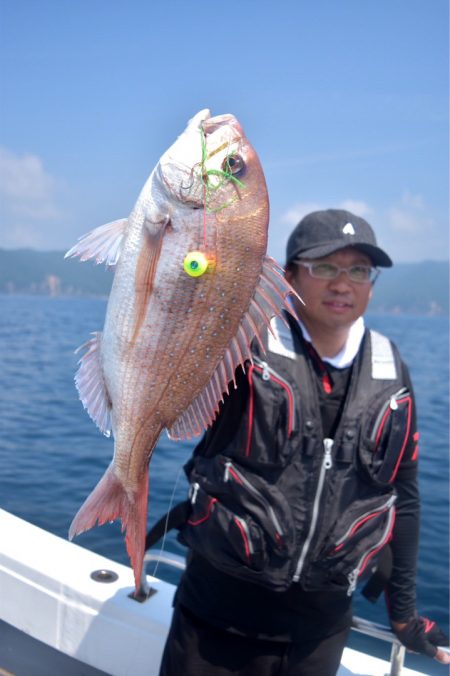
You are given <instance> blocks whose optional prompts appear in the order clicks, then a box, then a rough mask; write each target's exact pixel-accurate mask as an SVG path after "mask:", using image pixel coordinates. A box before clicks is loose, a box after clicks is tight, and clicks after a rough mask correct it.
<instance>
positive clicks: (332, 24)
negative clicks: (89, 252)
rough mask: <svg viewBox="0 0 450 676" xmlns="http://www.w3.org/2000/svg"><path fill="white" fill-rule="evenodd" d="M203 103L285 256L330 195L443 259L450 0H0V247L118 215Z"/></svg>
mask: <svg viewBox="0 0 450 676" xmlns="http://www.w3.org/2000/svg"><path fill="white" fill-rule="evenodd" d="M205 107H207V108H210V109H211V111H212V113H213V114H220V113H225V112H231V113H233V114H235V115H236V117H237V118H238V119H239V120H240V121H241V123H242V125H243V126H244V129H245V131H246V133H247V136H248V137H249V139H250V140H251V142H252V144H253V145H254V147H255V148H256V150H257V152H258V154H259V156H260V159H261V161H262V164H263V167H264V170H265V174H266V179H267V183H268V188H269V196H270V202H271V221H270V239H269V252H270V253H271V254H272V255H274V256H275V257H276V258H278V259H279V260H283V251H284V246H285V242H286V238H287V236H288V234H289V232H290V230H291V229H292V227H293V226H294V225H295V224H296V222H297V221H298V220H299V218H300V217H301V216H302V215H303V214H304V213H307V212H308V211H310V210H313V209H315V208H327V207H336V206H338V207H339V206H343V207H346V208H350V210H353V211H354V212H356V213H358V214H360V215H362V216H365V217H366V218H367V219H368V220H369V222H371V223H372V225H373V226H374V228H375V230H376V232H377V235H378V239H379V242H380V244H381V245H382V246H384V247H385V248H386V249H387V250H388V252H389V253H390V254H391V256H392V257H393V258H394V260H395V261H399V262H400V261H402V262H403V261H418V260H424V259H433V260H442V259H448V3H447V0H431V1H430V0H340V1H338V0H315V2H312V1H311V0H285V1H283V0H278V2H274V1H272V2H267V1H265V0H258V1H256V0H241V1H240V2H232V1H231V0H229V1H228V2H213V1H211V0H208V2H195V1H193V0H192V1H190V2H186V1H181V0H180V1H178V0H165V1H164V2H162V1H161V2H159V3H158V2H153V1H151V0H148V1H146V2H144V1H143V0H142V1H139V0H128V1H127V2H123V1H122V2H119V1H118V0H77V1H73V0H14V2H13V1H11V0H0V219H1V220H0V247H5V248H21V247H34V248H38V249H65V248H68V247H69V246H71V245H72V244H73V243H74V242H75V241H76V239H77V238H78V237H79V236H80V235H82V234H83V233H85V232H86V231H88V230H90V229H92V228H93V227H96V226H97V225H101V224H102V223H105V222H107V221H110V220H114V219H116V218H121V217H123V216H126V215H127V214H128V213H129V212H130V210H131V208H132V206H133V203H134V201H135V199H136V197H137V195H138V193H139V190H140V188H141V187H142V184H143V183H144V181H145V179H146V177H147V176H148V174H149V173H150V171H151V169H152V167H153V166H154V165H155V163H156V162H157V160H158V158H159V156H160V155H161V153H162V152H163V151H164V150H165V149H166V148H167V147H168V146H169V145H170V144H171V143H172V142H173V140H174V139H175V137H176V136H177V135H178V134H179V133H180V132H181V131H182V129H183V128H184V126H185V123H186V122H187V120H188V119H189V118H190V117H192V115H193V114H194V113H195V112H197V111H198V110H200V109H201V108H205Z"/></svg>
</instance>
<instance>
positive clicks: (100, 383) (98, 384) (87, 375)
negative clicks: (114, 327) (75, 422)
mask: <svg viewBox="0 0 450 676" xmlns="http://www.w3.org/2000/svg"><path fill="white" fill-rule="evenodd" d="M93 336H94V337H93V338H91V339H90V340H88V341H87V342H86V343H84V344H83V345H80V347H79V348H78V349H77V350H76V352H79V351H80V350H83V349H85V350H86V351H85V353H84V354H83V356H82V357H81V359H80V361H79V362H78V363H79V367H78V371H77V372H76V374H75V385H76V386H77V390H78V394H79V395H80V399H81V402H82V404H83V406H84V408H85V409H86V410H87V412H88V413H89V415H90V416H91V418H92V420H93V421H94V422H95V424H96V425H97V427H98V428H99V429H100V431H101V432H103V434H104V435H105V436H106V437H109V436H110V435H111V400H110V398H109V395H108V391H107V389H106V383H105V379H104V377H103V371H102V367H101V362H100V349H99V348H100V344H101V339H102V334H101V332H97V333H94V334H93Z"/></svg>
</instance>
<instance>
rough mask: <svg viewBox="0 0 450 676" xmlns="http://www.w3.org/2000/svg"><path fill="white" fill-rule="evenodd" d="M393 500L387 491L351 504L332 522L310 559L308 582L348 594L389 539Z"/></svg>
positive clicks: (394, 498) (392, 516)
mask: <svg viewBox="0 0 450 676" xmlns="http://www.w3.org/2000/svg"><path fill="white" fill-rule="evenodd" d="M395 500H396V496H395V495H391V496H388V497H386V496H385V497H384V501H380V498H374V499H372V500H370V501H367V503H366V504H365V505H364V506H361V505H360V506H359V507H358V508H353V509H350V510H348V511H347V513H346V514H345V515H344V516H343V517H342V518H341V519H340V520H339V521H338V523H336V524H335V526H334V527H333V537H332V538H329V540H328V542H327V544H326V545H325V546H324V547H323V548H322V550H321V553H320V554H319V556H318V557H317V561H316V562H314V563H312V565H311V572H310V574H309V583H310V584H311V586H312V588H314V587H315V586H316V587H318V588H319V587H320V586H321V585H325V586H326V587H327V586H328V587H329V588H330V589H333V588H334V589H336V590H337V589H343V588H344V589H346V590H347V593H348V594H349V595H351V594H352V593H353V592H354V590H355V588H356V584H357V583H358V581H359V580H360V578H361V577H362V576H363V575H364V573H365V572H367V571H368V570H369V563H371V562H372V561H373V560H374V558H375V557H376V556H377V555H378V554H379V552H380V551H381V550H382V548H383V547H384V546H385V545H386V544H387V543H388V542H389V540H390V538H391V535H392V530H393V527H394V522H395Z"/></svg>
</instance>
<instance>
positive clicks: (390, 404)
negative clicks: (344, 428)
mask: <svg viewBox="0 0 450 676" xmlns="http://www.w3.org/2000/svg"><path fill="white" fill-rule="evenodd" d="M407 393H408V390H407V389H406V387H402V388H401V389H400V390H398V392H396V393H395V394H393V395H392V396H391V397H390V399H389V401H386V402H385V404H384V405H383V407H382V409H381V411H380V412H379V414H378V415H377V419H376V420H375V423H374V426H373V428H372V434H371V435H370V440H371V441H375V439H376V437H377V434H378V430H379V427H380V425H381V423H382V421H383V418H384V416H385V415H386V411H387V410H388V408H390V409H391V410H392V411H396V410H397V409H398V403H397V399H399V398H400V397H401V396H402V395H404V394H407Z"/></svg>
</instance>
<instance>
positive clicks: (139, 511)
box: [69, 465, 148, 590]
mask: <svg viewBox="0 0 450 676" xmlns="http://www.w3.org/2000/svg"><path fill="white" fill-rule="evenodd" d="M147 505H148V467H147V468H146V470H145V472H144V473H143V475H142V477H141V478H140V480H139V485H138V486H136V489H135V490H134V491H126V490H125V488H124V487H123V485H122V483H121V482H120V480H119V479H118V478H117V476H116V475H115V473H114V470H113V468H112V466H111V465H110V466H109V467H108V469H107V470H106V472H105V474H104V475H103V477H102V478H101V479H100V481H99V482H98V484H97V486H96V487H95V488H94V490H93V491H92V493H91V494H90V495H89V496H88V497H87V499H86V500H85V502H84V503H83V504H82V506H81V507H80V509H79V510H78V512H77V514H76V515H75V518H74V520H73V521H72V524H71V526H70V529H69V539H70V540H72V539H73V538H74V537H75V536H76V535H79V534H80V533H84V531H87V530H89V529H90V528H93V527H94V526H95V525H97V524H98V525H99V526H101V525H102V524H104V523H106V522H107V521H114V520H115V519H120V520H121V522H122V532H123V531H126V534H125V542H126V547H127V552H128V556H129V557H130V560H131V565H132V566H133V571H134V582H135V585H136V590H137V589H138V587H139V583H140V580H141V574H142V568H143V561H144V554H145V536H146V532H147Z"/></svg>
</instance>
